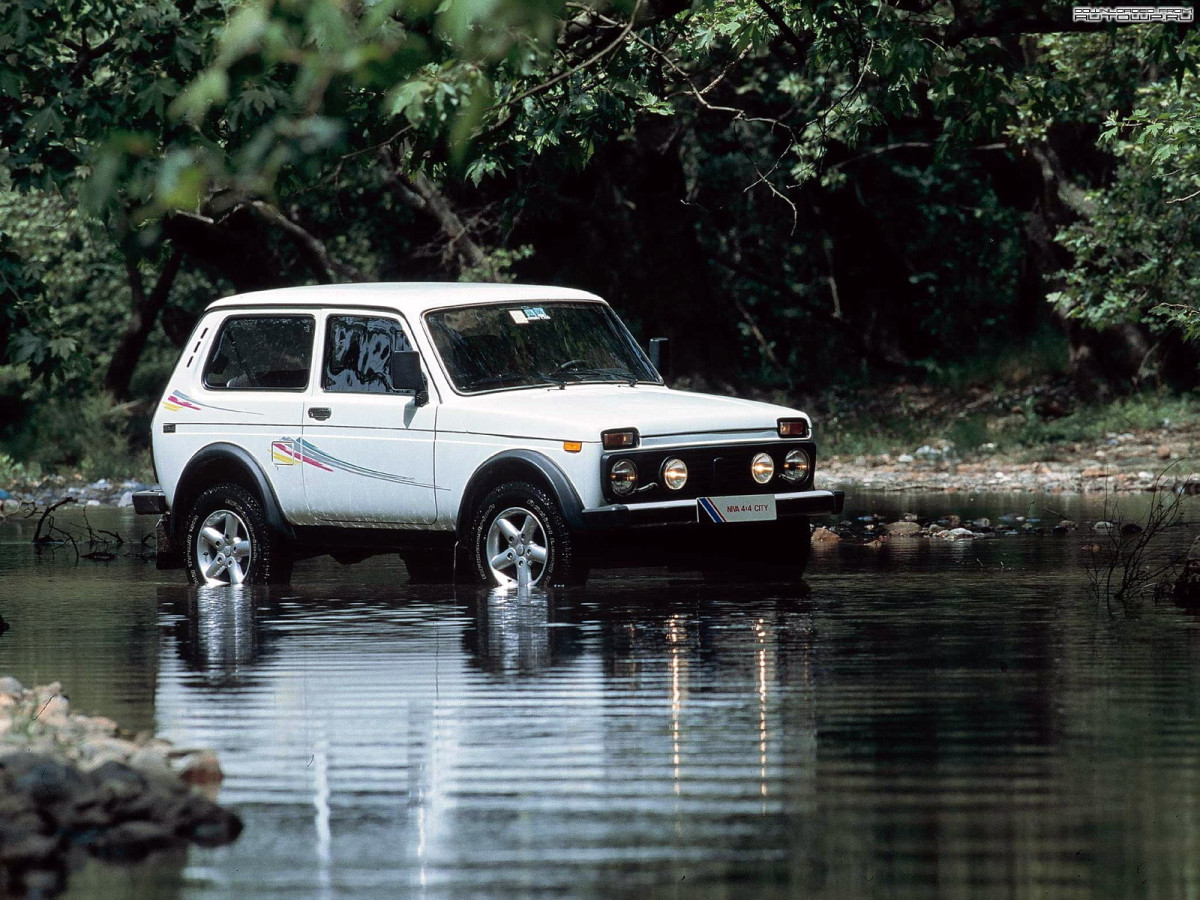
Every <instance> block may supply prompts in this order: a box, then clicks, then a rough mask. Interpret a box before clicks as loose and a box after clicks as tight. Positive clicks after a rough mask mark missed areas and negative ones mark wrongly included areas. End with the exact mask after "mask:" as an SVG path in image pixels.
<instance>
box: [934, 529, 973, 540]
mask: <svg viewBox="0 0 1200 900" xmlns="http://www.w3.org/2000/svg"><path fill="white" fill-rule="evenodd" d="M937 536H938V537H939V538H940V539H941V540H943V541H970V540H974V539H975V537H976V534H975V532H973V531H972V530H971V529H970V528H949V529H947V530H946V531H940V532H938V535H937Z"/></svg>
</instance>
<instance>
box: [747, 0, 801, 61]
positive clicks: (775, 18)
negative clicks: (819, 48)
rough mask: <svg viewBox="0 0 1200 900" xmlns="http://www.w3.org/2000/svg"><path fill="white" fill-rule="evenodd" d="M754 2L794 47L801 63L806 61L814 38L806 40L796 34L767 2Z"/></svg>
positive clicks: (755, 0) (764, 0)
mask: <svg viewBox="0 0 1200 900" xmlns="http://www.w3.org/2000/svg"><path fill="white" fill-rule="evenodd" d="M754 2H755V4H756V5H757V6H758V8H759V9H761V10H762V11H763V12H764V13H766V15H767V18H768V19H770V20H771V24H772V25H774V26H775V28H776V29H777V30H778V31H779V34H780V36H782V37H783V39H784V40H785V41H787V42H788V43H789V44H791V45H792V47H793V49H795V51H796V54H797V55H798V56H799V57H800V61H801V62H803V61H804V60H806V59H807V58H808V51H809V50H811V49H812V45H813V41H812V38H811V37H809V38H808V39H807V40H806V39H804V38H802V37H800V35H798V34H796V32H795V31H794V30H793V29H792V26H790V25H789V24H788V23H787V21H786V20H785V19H784V18H783V15H782V14H781V13H780V12H779V10H777V9H776V8H775V7H773V6H771V5H770V4H769V3H767V2H766V0H754Z"/></svg>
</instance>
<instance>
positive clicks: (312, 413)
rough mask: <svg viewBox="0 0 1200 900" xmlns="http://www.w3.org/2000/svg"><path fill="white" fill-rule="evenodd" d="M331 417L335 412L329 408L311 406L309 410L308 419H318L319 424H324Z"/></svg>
mask: <svg viewBox="0 0 1200 900" xmlns="http://www.w3.org/2000/svg"><path fill="white" fill-rule="evenodd" d="M331 415H333V411H332V410H331V409H330V408H329V407H328V406H310V407H309V408H308V417H309V418H310V419H316V420H317V421H318V422H324V421H325V420H326V419H328V418H329V417H330V416H331Z"/></svg>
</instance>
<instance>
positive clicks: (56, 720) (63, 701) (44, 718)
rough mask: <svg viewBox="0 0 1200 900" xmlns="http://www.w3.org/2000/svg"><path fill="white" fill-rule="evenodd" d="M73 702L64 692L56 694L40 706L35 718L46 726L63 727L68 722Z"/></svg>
mask: <svg viewBox="0 0 1200 900" xmlns="http://www.w3.org/2000/svg"><path fill="white" fill-rule="evenodd" d="M70 711H71V703H70V701H68V700H67V698H66V697H64V696H63V695H62V694H55V695H54V696H53V697H50V698H49V699H48V700H46V702H45V703H43V704H41V705H40V706H39V707H38V710H37V713H36V715H35V716H34V719H35V720H36V721H37V722H38V723H39V724H41V725H43V726H44V727H46V728H62V727H64V726H65V725H66V724H67V718H68V716H69V715H70Z"/></svg>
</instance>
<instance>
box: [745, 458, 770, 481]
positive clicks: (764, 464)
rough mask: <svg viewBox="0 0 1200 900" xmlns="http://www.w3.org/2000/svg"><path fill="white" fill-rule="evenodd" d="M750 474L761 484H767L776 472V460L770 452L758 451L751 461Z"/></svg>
mask: <svg viewBox="0 0 1200 900" xmlns="http://www.w3.org/2000/svg"><path fill="white" fill-rule="evenodd" d="M750 474H751V475H753V476H754V480H755V481H757V482H758V483H759V484H766V483H767V482H768V481H770V480H771V476H773V475H774V474H775V460H773V459H771V454H770V453H756V454H754V459H752V460H751V461H750Z"/></svg>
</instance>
